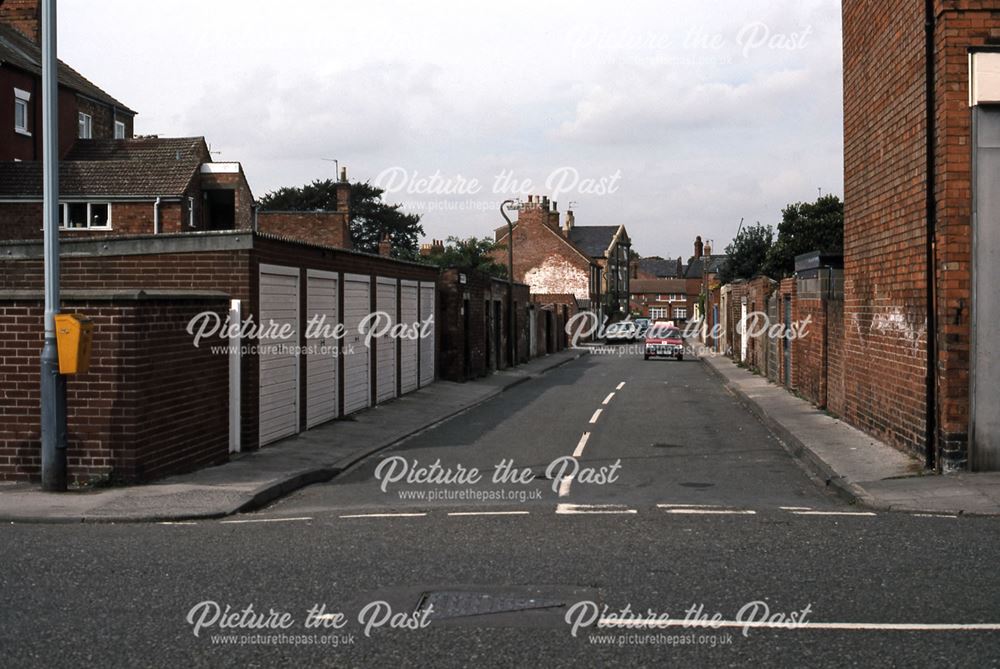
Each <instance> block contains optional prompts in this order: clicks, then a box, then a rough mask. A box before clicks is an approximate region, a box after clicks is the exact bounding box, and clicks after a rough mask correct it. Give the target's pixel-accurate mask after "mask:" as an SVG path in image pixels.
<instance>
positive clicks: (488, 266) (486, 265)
mask: <svg viewBox="0 0 1000 669" xmlns="http://www.w3.org/2000/svg"><path fill="white" fill-rule="evenodd" d="M506 248H507V247H506V246H504V245H503V244H497V243H496V242H494V241H493V240H492V239H490V238H489V237H483V238H482V239H477V238H476V237H469V238H468V239H461V238H459V237H449V238H448V242H447V244H445V245H444V247H443V248H442V249H435V250H434V251H432V252H431V254H430V255H429V256H427V257H426V258H424V261H425V262H430V263H431V264H433V265H437V266H438V267H441V268H450V269H464V270H469V271H473V270H478V271H480V272H486V273H487V274H491V275H493V276H495V277H499V278H501V279H506V278H507V265H505V264H503V263H499V262H497V261H496V260H495V259H494V257H493V256H492V255H491V254H492V253H493V252H495V251H497V250H500V249H506Z"/></svg>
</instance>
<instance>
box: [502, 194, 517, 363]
mask: <svg viewBox="0 0 1000 669" xmlns="http://www.w3.org/2000/svg"><path fill="white" fill-rule="evenodd" d="M516 204H517V201H516V200H504V201H503V202H501V203H500V215H501V216H503V220H505V221H507V330H508V334H507V360H508V361H509V362H510V366H511V367H513V366H514V365H515V364H516V363H515V360H514V356H515V355H516V353H517V348H516V346H515V344H514V342H515V337H516V336H517V335H516V332H515V330H516V328H515V327H514V223H513V222H512V221H511V220H510V217H509V216H508V215H507V211H506V209H507V207H514V206H515V205H516Z"/></svg>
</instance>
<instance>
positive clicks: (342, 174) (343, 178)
mask: <svg viewBox="0 0 1000 669" xmlns="http://www.w3.org/2000/svg"><path fill="white" fill-rule="evenodd" d="M340 183H342V184H346V183H347V168H346V167H341V168H340Z"/></svg>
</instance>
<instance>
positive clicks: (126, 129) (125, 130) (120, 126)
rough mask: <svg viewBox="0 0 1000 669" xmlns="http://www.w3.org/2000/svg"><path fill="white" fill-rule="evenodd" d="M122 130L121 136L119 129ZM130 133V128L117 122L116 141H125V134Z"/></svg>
mask: <svg viewBox="0 0 1000 669" xmlns="http://www.w3.org/2000/svg"><path fill="white" fill-rule="evenodd" d="M119 128H121V131H122V132H121V136H119V135H118V129H119ZM126 132H128V128H127V127H126V126H125V124H124V123H123V122H121V121H117V120H116V121H115V139H125V133H126Z"/></svg>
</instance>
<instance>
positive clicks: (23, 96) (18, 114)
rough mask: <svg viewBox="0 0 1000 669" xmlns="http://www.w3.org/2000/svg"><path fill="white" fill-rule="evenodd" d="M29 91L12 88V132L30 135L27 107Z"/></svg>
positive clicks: (29, 98)
mask: <svg viewBox="0 0 1000 669" xmlns="http://www.w3.org/2000/svg"><path fill="white" fill-rule="evenodd" d="M30 101H31V93H29V92H28V91H22V90H21V89H20V88H15V89H14V132H16V133H18V134H20V135H30V134H31V131H30V130H28V117H29V107H28V103H29V102H30Z"/></svg>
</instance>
